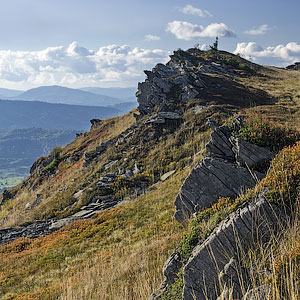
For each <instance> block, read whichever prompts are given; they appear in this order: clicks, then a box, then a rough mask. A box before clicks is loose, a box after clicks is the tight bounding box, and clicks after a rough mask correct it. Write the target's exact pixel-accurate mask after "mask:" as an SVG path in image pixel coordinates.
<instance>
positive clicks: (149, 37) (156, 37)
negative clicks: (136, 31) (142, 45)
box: [144, 34, 160, 42]
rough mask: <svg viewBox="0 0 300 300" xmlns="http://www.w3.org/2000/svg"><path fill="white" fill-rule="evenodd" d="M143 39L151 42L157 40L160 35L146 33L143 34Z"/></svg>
mask: <svg viewBox="0 0 300 300" xmlns="http://www.w3.org/2000/svg"><path fill="white" fill-rule="evenodd" d="M144 40H145V41H147V42H151V41H159V40H160V37H159V36H157V35H152V34H146V35H145V36H144Z"/></svg>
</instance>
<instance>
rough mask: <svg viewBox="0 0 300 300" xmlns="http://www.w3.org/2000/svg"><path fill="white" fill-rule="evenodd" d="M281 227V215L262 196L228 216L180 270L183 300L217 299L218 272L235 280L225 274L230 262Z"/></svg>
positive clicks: (282, 219)
mask: <svg viewBox="0 0 300 300" xmlns="http://www.w3.org/2000/svg"><path fill="white" fill-rule="evenodd" d="M284 223H285V215H284V214H283V212H282V211H281V210H280V209H279V208H278V207H276V206H275V205H272V204H270V203H269V202H268V201H267V200H266V199H265V198H264V196H263V195H261V196H260V197H258V198H257V199H254V200H253V202H251V203H250V204H249V205H246V206H244V207H242V208H240V209H238V210H237V211H236V212H234V213H232V214H231V215H230V216H229V217H228V218H227V219H225V220H224V221H223V222H222V223H221V224H220V225H219V226H218V227H217V228H215V230H214V231H213V232H212V233H211V235H210V236H209V238H208V239H207V240H206V241H205V242H203V243H202V244H200V245H198V246H196V247H195V248H194V250H193V252H192V255H191V257H190V258H189V261H188V262H187V264H186V265H185V267H184V272H183V280H184V289H183V299H184V300H194V299H205V295H206V294H207V296H208V299H211V300H214V299H217V296H218V293H219V291H218V289H220V281H219V280H220V279H219V273H220V270H224V269H225V273H227V276H228V274H229V278H232V279H234V280H235V281H236V280H237V279H236V278H235V276H236V274H234V273H235V272H234V270H233V271H228V270H229V269H230V268H232V264H230V258H231V257H234V258H235V259H236V260H237V259H238V258H239V257H241V255H242V254H243V253H246V252H247V251H248V250H249V249H250V248H254V247H255V246H256V245H257V243H262V244H263V243H266V242H268V241H269V239H270V237H271V235H272V234H273V233H276V232H277V230H278V229H279V228H282V224H284ZM228 262H229V266H228ZM226 268H227V271H226ZM238 269H239V268H238ZM237 284H238V283H237ZM237 290H238V289H237Z"/></svg>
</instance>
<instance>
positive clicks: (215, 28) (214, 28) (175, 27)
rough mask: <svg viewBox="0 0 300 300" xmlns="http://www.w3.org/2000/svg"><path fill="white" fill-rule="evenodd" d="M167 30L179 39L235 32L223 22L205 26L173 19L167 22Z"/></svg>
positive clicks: (187, 39) (224, 35)
mask: <svg viewBox="0 0 300 300" xmlns="http://www.w3.org/2000/svg"><path fill="white" fill-rule="evenodd" d="M166 31H167V32H171V33H172V34H174V35H175V36H176V38H177V39H180V40H186V41H189V40H192V39H197V38H211V37H216V36H218V37H234V36H235V33H234V32H233V31H232V30H230V29H229V28H228V27H227V26H226V25H225V24H224V23H212V24H210V25H208V26H207V27H204V26H202V25H195V24H191V23H188V22H182V21H173V22H170V23H168V26H167V29H166Z"/></svg>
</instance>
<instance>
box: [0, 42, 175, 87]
mask: <svg viewBox="0 0 300 300" xmlns="http://www.w3.org/2000/svg"><path fill="white" fill-rule="evenodd" d="M169 54H170V53H168V52H167V51H164V50H160V49H154V50H147V49H142V48H138V47H136V48H131V47H129V46H127V45H124V46H116V45H110V46H104V47H100V48H99V49H98V50H96V51H95V50H90V49H88V48H85V47H81V46H79V45H78V43H76V42H73V43H71V44H70V45H69V46H68V47H63V46H58V47H49V48H46V49H44V50H40V51H11V50H7V51H0V86H1V87H7V88H21V89H22V88H24V89H27V88H30V87H33V86H37V85H53V84H57V85H65V86H70V87H79V86H87V85H94V86H95V85H98V86H101V85H102V86H108V85H113V86H126V85H127V86H129V85H131V86H132V85H136V84H137V81H139V80H143V78H144V74H143V70H145V69H151V68H153V66H154V65H155V64H156V63H158V62H166V61H167V59H168V56H169Z"/></svg>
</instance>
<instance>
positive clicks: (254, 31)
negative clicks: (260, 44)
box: [245, 24, 271, 35]
mask: <svg viewBox="0 0 300 300" xmlns="http://www.w3.org/2000/svg"><path fill="white" fill-rule="evenodd" d="M270 29H271V28H270V27H269V26H268V25H267V24H263V25H260V26H259V27H258V28H253V29H250V30H246V31H245V33H247V34H250V35H263V34H265V33H266V32H267V31H268V30H270Z"/></svg>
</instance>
